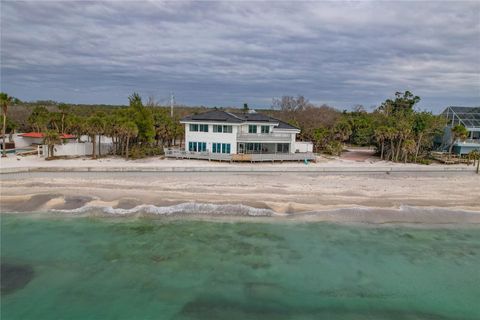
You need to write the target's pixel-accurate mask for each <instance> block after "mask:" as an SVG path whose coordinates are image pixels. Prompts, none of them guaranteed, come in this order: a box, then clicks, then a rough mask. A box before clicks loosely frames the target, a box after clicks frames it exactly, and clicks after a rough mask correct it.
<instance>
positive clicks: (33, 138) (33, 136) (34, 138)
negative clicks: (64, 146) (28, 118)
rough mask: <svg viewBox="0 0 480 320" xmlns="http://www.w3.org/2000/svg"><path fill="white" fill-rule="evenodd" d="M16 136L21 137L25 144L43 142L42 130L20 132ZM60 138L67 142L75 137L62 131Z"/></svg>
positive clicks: (39, 143)
mask: <svg viewBox="0 0 480 320" xmlns="http://www.w3.org/2000/svg"><path fill="white" fill-rule="evenodd" d="M18 136H19V137H22V140H23V142H24V144H26V145H27V146H30V145H41V144H43V133H42V132H27V133H21V134H19V135H18ZM60 139H63V140H64V141H65V142H68V141H73V139H75V136H74V135H71V134H65V133H62V134H60Z"/></svg>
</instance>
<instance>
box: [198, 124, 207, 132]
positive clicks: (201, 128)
mask: <svg viewBox="0 0 480 320" xmlns="http://www.w3.org/2000/svg"><path fill="white" fill-rule="evenodd" d="M200 132H208V124H201V125H200Z"/></svg>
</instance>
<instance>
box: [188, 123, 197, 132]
mask: <svg viewBox="0 0 480 320" xmlns="http://www.w3.org/2000/svg"><path fill="white" fill-rule="evenodd" d="M190 131H198V124H190Z"/></svg>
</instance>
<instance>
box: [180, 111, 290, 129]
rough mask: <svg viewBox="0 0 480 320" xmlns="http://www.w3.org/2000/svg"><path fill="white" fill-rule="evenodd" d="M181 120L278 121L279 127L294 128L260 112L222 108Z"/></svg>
mask: <svg viewBox="0 0 480 320" xmlns="http://www.w3.org/2000/svg"><path fill="white" fill-rule="evenodd" d="M182 121H210V122H228V123H243V122H265V123H278V126H277V128H279V129H296V130H299V128H297V127H294V126H292V125H290V124H288V123H286V122H283V121H280V120H278V119H275V118H272V117H270V116H267V115H265V114H262V113H256V112H253V113H239V112H227V111H223V110H212V111H207V112H204V113H200V114H192V115H188V116H186V117H184V118H182Z"/></svg>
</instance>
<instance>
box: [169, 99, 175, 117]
mask: <svg viewBox="0 0 480 320" xmlns="http://www.w3.org/2000/svg"><path fill="white" fill-rule="evenodd" d="M174 103H175V96H174V95H173V92H171V93H170V117H171V118H172V119H173V105H174Z"/></svg>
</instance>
